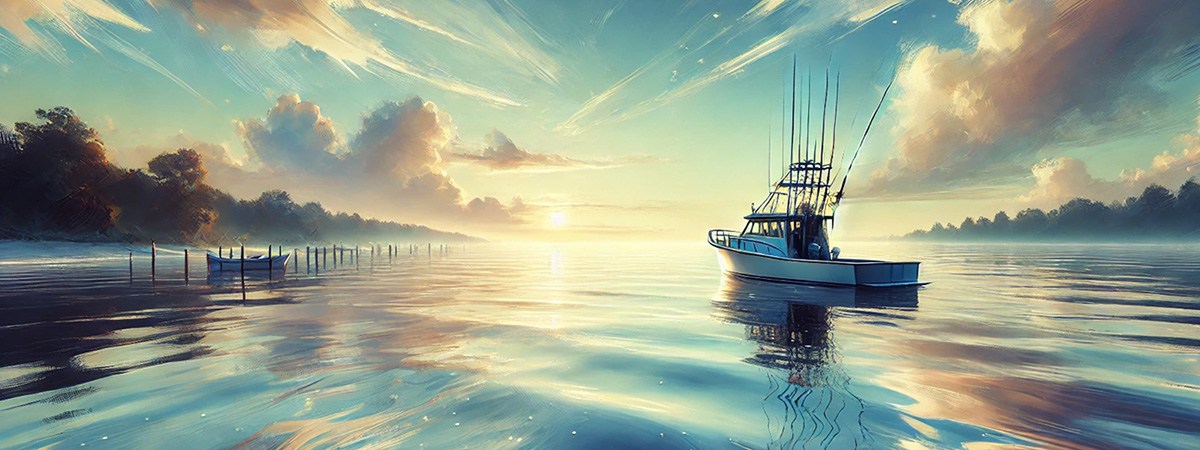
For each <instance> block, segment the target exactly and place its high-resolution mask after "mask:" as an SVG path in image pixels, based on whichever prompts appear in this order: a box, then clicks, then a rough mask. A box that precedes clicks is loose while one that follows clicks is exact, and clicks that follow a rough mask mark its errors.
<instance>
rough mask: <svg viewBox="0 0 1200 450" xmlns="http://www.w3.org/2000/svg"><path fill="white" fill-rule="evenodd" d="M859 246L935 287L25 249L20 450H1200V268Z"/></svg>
mask: <svg viewBox="0 0 1200 450" xmlns="http://www.w3.org/2000/svg"><path fill="white" fill-rule="evenodd" d="M844 247H846V248H847V249H848V250H847V253H846V256H847V257H850V256H860V255H862V256H879V257H885V258H898V259H910V258H912V257H914V256H915V257H917V258H918V259H920V260H922V261H924V262H923V264H922V278H923V279H925V280H928V281H932V282H933V284H931V285H929V286H927V287H925V288H922V289H920V290H900V291H883V292H880V291H870V290H853V289H841V288H823V287H804V286H780V285H772V284H765V283H759V282H746V281H739V280H737V279H733V278H726V277H722V276H721V275H720V274H719V270H718V268H717V266H716V261H715V257H714V255H713V254H712V252H711V251H710V250H709V249H708V248H706V247H705V246H704V245H703V244H679V245H653V246H651V245H644V244H642V245H582V244H581V245H534V246H516V245H488V246H473V247H468V248H466V249H465V250H464V249H462V248H461V247H456V248H454V249H453V251H451V252H450V253H448V254H445V255H437V254H435V255H433V257H429V256H428V255H420V256H415V257H414V256H410V255H409V254H408V253H407V249H405V251H404V252H403V254H402V255H399V256H396V257H394V258H391V259H390V260H389V258H388V257H387V254H386V250H385V251H384V252H383V254H382V255H377V256H376V258H375V259H374V260H373V261H372V260H371V259H370V254H369V251H367V252H364V257H363V258H362V259H361V260H360V262H359V264H357V265H349V264H347V265H342V266H339V267H337V268H334V267H332V264H331V265H330V266H329V267H328V268H326V267H322V268H321V272H320V274H319V275H318V274H315V273H313V272H312V271H311V270H306V269H311V268H306V266H305V262H304V257H303V250H302V249H301V255H300V256H301V257H300V260H299V265H298V267H297V266H295V265H294V266H293V268H289V273H287V275H286V276H283V277H277V278H274V279H259V278H252V279H250V280H248V281H247V290H246V293H245V299H243V291H242V290H241V280H240V279H236V278H232V277H229V278H214V279H209V278H207V277H206V276H205V271H204V266H203V264H202V258H200V257H197V255H196V254H195V253H196V252H193V263H192V267H191V273H190V277H189V279H188V284H185V281H184V276H183V272H182V270H183V262H182V257H181V255H180V254H179V253H178V252H176V251H175V250H171V249H160V250H159V255H158V267H157V268H156V271H155V274H154V275H155V277H154V279H153V280H152V279H151V277H150V273H151V272H150V267H149V257H148V255H147V254H146V253H145V251H144V249H133V250H130V249H128V248H126V247H125V246H120V245H84V244H30V243H12V242H8V243H0V448H22V449H23V448H30V449H33V448H79V447H81V446H86V447H87V448H89V449H91V448H172V449H179V450H183V449H212V448H248V449H263V448H356V449H379V448H430V449H459V448H484V449H505V448H543V449H566V448H580V449H591V448H655V449H662V448H668V449H669V448H679V449H687V448H696V449H701V448H716V449H730V448H732V449H738V448H752V449H760V448H835V449H841V448H906V449H923V448H930V449H941V448H947V449H949V448H955V449H958V448H970V449H998V448H1006V449H1007V448H1099V449H1109V448H1111V449H1142V448H1145V449H1150V448H1155V449H1159V448H1180V449H1182V448H1196V447H1197V446H1198V445H1200V431H1198V430H1200V375H1198V374H1200V362H1198V353H1200V352H1198V350H1200V338H1197V331H1198V330H1200V328H1198V327H1200V258H1197V257H1196V255H1197V250H1200V247H1197V246H1194V245H1193V246H1161V245H1160V246H1153V245H1142V246H1096V245H1090V246H1077V245H936V244H862V245H846V246H844ZM434 249H435V252H436V250H437V247H436V246H435V247H434ZM130 251H133V252H134V254H133V256H132V259H131V258H130V256H129V253H130ZM329 256H330V257H332V256H333V255H332V254H331V255H329ZM130 261H132V276H131V274H130V272H131V271H130V264H131V262H130ZM330 262H332V261H330ZM347 262H349V258H347ZM293 269H299V273H293V272H292V270H293Z"/></svg>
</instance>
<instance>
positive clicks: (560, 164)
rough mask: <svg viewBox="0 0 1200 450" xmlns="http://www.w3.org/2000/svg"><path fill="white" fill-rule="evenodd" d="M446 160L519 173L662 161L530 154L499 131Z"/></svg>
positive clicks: (632, 156) (653, 158) (643, 158)
mask: <svg viewBox="0 0 1200 450" xmlns="http://www.w3.org/2000/svg"><path fill="white" fill-rule="evenodd" d="M448 156H449V157H450V160H452V161H463V162H469V163H474V164H479V165H481V166H484V167H487V168H489V169H491V170H523V171H534V172H547V171H556V170H570V169H605V168H612V167H621V166H626V165H630V164H643V163H651V162H659V161H662V159H661V158H657V157H653V156H649V155H631V156H626V157H623V158H617V159H612V160H581V159H574V158H568V157H565V156H562V155H556V154H553V153H534V152H531V151H528V150H525V149H523V148H520V147H518V146H517V144H515V143H513V141H512V140H511V139H509V138H508V136H505V135H504V133H502V132H500V130H492V132H491V133H488V135H487V146H486V147H484V149H483V150H481V151H479V152H455V153H448Z"/></svg>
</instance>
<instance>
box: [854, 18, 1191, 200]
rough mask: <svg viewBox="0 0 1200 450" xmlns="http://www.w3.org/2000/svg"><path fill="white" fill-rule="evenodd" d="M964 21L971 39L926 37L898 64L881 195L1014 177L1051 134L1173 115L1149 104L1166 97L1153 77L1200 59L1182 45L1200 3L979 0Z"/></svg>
mask: <svg viewBox="0 0 1200 450" xmlns="http://www.w3.org/2000/svg"><path fill="white" fill-rule="evenodd" d="M959 23H961V24H962V25H964V26H966V27H967V29H968V31H969V33H970V37H971V38H972V39H971V41H972V42H974V44H973V45H972V46H971V47H970V48H967V49H943V48H940V47H938V46H935V45H929V46H925V47H922V48H919V49H917V50H915V51H914V52H912V53H911V54H910V55H909V56H908V59H907V62H906V64H904V66H903V68H902V69H901V70H900V72H899V73H898V74H897V86H898V87H899V89H900V91H901V92H902V93H901V95H900V96H899V97H898V98H897V99H896V100H895V102H894V103H893V105H892V110H893V112H895V113H897V115H898V117H899V124H898V126H897V127H898V128H897V129H898V131H899V139H898V142H897V146H898V151H899V155H897V156H895V157H893V158H891V159H890V160H889V161H888V162H887V163H886V164H885V166H883V167H881V168H879V169H878V170H876V171H875V172H874V173H872V175H871V180H870V183H871V188H870V190H871V191H873V192H874V193H875V194H879V193H886V192H891V193H898V192H914V191H929V190H943V189H946V188H951V187H955V186H961V185H964V184H980V183H987V182H1003V181H1005V180H1007V181H1012V180H1014V179H1016V178H1018V177H1020V176H1021V175H1022V174H1023V173H1027V172H1025V170H1026V169H1024V168H1027V167H1029V165H1030V164H1032V163H1033V162H1034V161H1037V160H1038V154H1039V153H1041V152H1043V151H1044V150H1045V149H1047V148H1048V146H1050V145H1052V144H1053V145H1070V144H1075V145H1086V144H1089V143H1093V142H1101V141H1103V140H1106V139H1113V138H1117V137H1123V136H1129V135H1132V134H1134V133H1138V132H1144V131H1145V130H1146V129H1147V128H1148V127H1152V126H1156V125H1160V124H1162V123H1164V122H1169V121H1170V119H1171V118H1165V117H1161V116H1160V115H1157V114H1154V113H1151V111H1156V110H1161V109H1162V108H1161V106H1162V104H1163V103H1165V101H1166V97H1165V94H1163V92H1162V91H1161V89H1160V87H1159V82H1160V81H1159V77H1158V76H1159V75H1160V74H1161V71H1162V69H1163V68H1165V67H1169V66H1174V67H1181V66H1182V67H1188V66H1190V65H1191V64H1194V63H1195V61H1196V60H1197V59H1198V56H1197V55H1196V54H1195V52H1192V53H1191V54H1190V55H1189V54H1188V53H1186V52H1183V53H1181V52H1180V50H1181V49H1183V48H1185V46H1187V45H1188V44H1189V43H1193V42H1195V41H1196V40H1197V38H1200V33H1198V32H1197V31H1196V27H1195V24H1196V23H1200V3H1197V2H1171V1H1145V2H1128V1H1122V0H1028V1H1018V2H1007V1H995V2H982V3H974V4H972V5H970V6H968V7H965V8H964V9H963V11H962V13H961V14H960V16H959ZM1181 58H1182V60H1181ZM1189 62H1190V63H1189ZM1048 164H1051V163H1048ZM1057 164H1058V165H1056V166H1055V167H1059V169H1056V170H1065V171H1076V170H1077V167H1076V166H1075V165H1074V163H1071V162H1060V163H1057ZM1040 170H1042V171H1043V172H1045V171H1051V169H1050V168H1049V166H1045V165H1044V166H1043V167H1042V168H1041V169H1040ZM1072 173H1073V172H1072ZM1061 176H1063V177H1066V176H1067V172H1064V173H1062V174H1061Z"/></svg>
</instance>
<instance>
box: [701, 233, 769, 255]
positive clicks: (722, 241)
mask: <svg viewBox="0 0 1200 450" xmlns="http://www.w3.org/2000/svg"><path fill="white" fill-rule="evenodd" d="M708 241H709V242H711V243H714V244H717V245H720V246H722V247H729V248H733V249H738V250H746V251H749V252H754V253H760V254H764V255H772V256H780V257H784V258H786V257H787V252H785V251H783V250H782V249H780V248H779V247H777V246H775V245H774V244H771V243H769V242H764V241H760V240H758V239H753V238H748V237H744V236H741V235H739V234H738V233H737V232H736V231H732V230H710V231H709V232H708Z"/></svg>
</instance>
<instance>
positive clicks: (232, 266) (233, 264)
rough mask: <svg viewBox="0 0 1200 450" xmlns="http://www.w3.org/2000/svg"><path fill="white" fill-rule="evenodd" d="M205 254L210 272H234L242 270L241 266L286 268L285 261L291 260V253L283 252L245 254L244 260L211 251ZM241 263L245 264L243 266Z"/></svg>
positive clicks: (253, 268) (254, 268)
mask: <svg viewBox="0 0 1200 450" xmlns="http://www.w3.org/2000/svg"><path fill="white" fill-rule="evenodd" d="M206 256H207V259H208V270H209V271H210V272H221V271H234V272H236V271H240V270H242V269H243V267H244V268H245V270H287V263H288V261H289V260H291V257H292V254H291V253H285V254H282V255H278V256H271V257H267V256H263V255H254V256H247V257H246V259H245V260H244V261H243V260H242V259H241V258H223V257H220V256H217V255H215V254H213V253H211V252H209V253H208V254H207V255H206ZM243 264H245V265H244V266H243Z"/></svg>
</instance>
